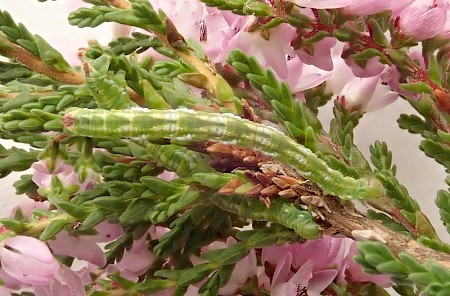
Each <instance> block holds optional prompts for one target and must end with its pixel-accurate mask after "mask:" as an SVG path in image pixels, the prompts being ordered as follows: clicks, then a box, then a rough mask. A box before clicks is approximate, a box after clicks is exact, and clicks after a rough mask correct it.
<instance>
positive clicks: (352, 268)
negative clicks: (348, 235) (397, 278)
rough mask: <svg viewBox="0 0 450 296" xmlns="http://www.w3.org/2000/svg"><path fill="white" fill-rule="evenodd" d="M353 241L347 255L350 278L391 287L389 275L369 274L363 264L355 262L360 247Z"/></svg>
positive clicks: (354, 280)
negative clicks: (364, 269)
mask: <svg viewBox="0 0 450 296" xmlns="http://www.w3.org/2000/svg"><path fill="white" fill-rule="evenodd" d="M348 241H351V246H350V250H349V253H348V255H347V262H346V264H347V267H346V276H347V277H349V280H351V281H352V282H361V283H368V282H370V283H376V284H378V285H380V286H381V287H385V288H386V287H390V286H391V285H392V281H391V277H390V276H388V275H372V274H367V273H365V272H364V271H363V269H362V267H361V265H359V264H358V263H356V262H355V260H354V259H353V257H354V256H355V255H356V254H357V253H358V249H357V248H356V242H355V241H353V240H351V239H348Z"/></svg>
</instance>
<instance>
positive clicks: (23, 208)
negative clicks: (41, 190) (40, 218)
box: [9, 199, 50, 218]
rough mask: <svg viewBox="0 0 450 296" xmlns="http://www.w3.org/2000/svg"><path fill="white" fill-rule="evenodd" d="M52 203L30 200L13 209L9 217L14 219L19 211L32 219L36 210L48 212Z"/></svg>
mask: <svg viewBox="0 0 450 296" xmlns="http://www.w3.org/2000/svg"><path fill="white" fill-rule="evenodd" d="M49 206H50V203H49V202H48V201H43V202H40V201H34V200H31V199H28V200H26V201H24V202H22V203H20V204H18V205H17V206H15V207H14V208H12V209H11V211H10V214H9V217H11V218H12V217H14V215H15V214H16V212H17V211H20V212H21V213H22V215H23V216H24V217H30V216H31V215H32V214H33V212H34V210H48V208H49Z"/></svg>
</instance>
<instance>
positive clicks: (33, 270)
mask: <svg viewBox="0 0 450 296" xmlns="http://www.w3.org/2000/svg"><path fill="white" fill-rule="evenodd" d="M0 261H1V265H2V269H3V270H4V272H6V273H7V274H8V275H9V276H11V277H12V278H14V279H16V280H18V281H21V282H23V283H26V284H32V285H46V284H49V283H50V282H51V281H52V279H53V276H54V275H55V274H56V273H58V272H59V271H60V269H61V266H60V265H59V263H58V262H57V261H56V259H55V258H54V257H53V255H52V253H51V252H50V250H49V249H48V247H47V245H46V244H44V243H43V242H41V241H40V240H38V239H35V238H33V237H28V236H16V237H11V238H8V239H6V240H5V241H4V246H3V247H2V248H1V249H0Z"/></svg>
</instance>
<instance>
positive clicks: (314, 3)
mask: <svg viewBox="0 0 450 296" xmlns="http://www.w3.org/2000/svg"><path fill="white" fill-rule="evenodd" d="M352 1H353V0H291V1H290V2H292V3H294V4H295V5H298V6H302V7H309V8H317V9H329V8H341V7H345V6H347V5H349V4H351V3H352Z"/></svg>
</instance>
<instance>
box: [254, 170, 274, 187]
mask: <svg viewBox="0 0 450 296" xmlns="http://www.w3.org/2000/svg"><path fill="white" fill-rule="evenodd" d="M255 177H256V179H258V181H259V182H260V183H261V184H262V185H263V186H264V187H268V186H270V185H271V184H272V178H269V177H267V176H266V175H264V174H263V173H260V172H257V173H255Z"/></svg>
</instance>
